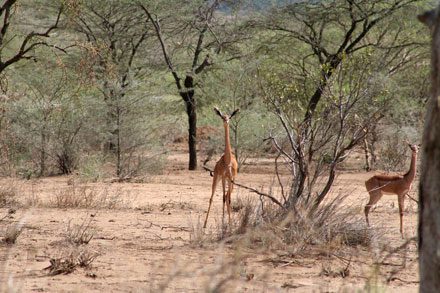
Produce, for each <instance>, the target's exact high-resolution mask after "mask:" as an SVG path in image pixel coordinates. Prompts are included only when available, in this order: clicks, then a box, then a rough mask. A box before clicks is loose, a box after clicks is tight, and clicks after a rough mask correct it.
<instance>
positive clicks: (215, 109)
mask: <svg viewBox="0 0 440 293" xmlns="http://www.w3.org/2000/svg"><path fill="white" fill-rule="evenodd" d="M214 111H215V112H216V113H217V115H218V116H220V117H222V118H223V114H222V112H220V110H219V109H218V108H217V107H214Z"/></svg>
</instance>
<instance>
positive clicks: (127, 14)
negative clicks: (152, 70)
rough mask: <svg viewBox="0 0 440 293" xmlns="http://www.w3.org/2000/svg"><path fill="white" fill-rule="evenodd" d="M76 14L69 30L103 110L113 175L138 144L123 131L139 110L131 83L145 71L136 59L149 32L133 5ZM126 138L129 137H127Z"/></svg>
mask: <svg viewBox="0 0 440 293" xmlns="http://www.w3.org/2000/svg"><path fill="white" fill-rule="evenodd" d="M77 9H78V11H77V12H76V13H75V15H74V17H73V20H74V23H73V28H74V29H75V30H76V31H77V32H79V33H80V34H81V35H83V36H84V37H85V42H83V43H82V44H80V45H81V47H82V48H84V49H85V50H86V56H87V57H86V59H87V60H86V63H90V64H88V65H86V66H89V67H90V70H91V71H92V72H93V76H94V78H95V80H96V81H97V85H98V88H99V91H100V93H101V94H102V96H103V99H104V103H105V105H106V110H105V112H106V113H105V121H106V122H105V124H106V126H105V129H104V133H106V134H107V135H106V137H105V138H104V151H105V152H107V153H112V154H114V155H115V156H116V175H117V176H127V175H128V174H125V173H126V172H124V166H123V165H124V164H123V162H124V160H125V158H124V155H125V152H126V151H129V152H131V151H132V150H133V148H135V146H136V145H138V143H137V142H136V143H134V144H132V143H130V142H129V140H128V136H130V135H131V136H133V135H134V134H133V133H131V132H130V129H134V127H132V128H130V127H127V123H129V122H130V121H129V120H130V119H128V118H127V117H128V116H129V115H130V114H132V113H133V111H134V110H135V109H136V108H137V107H138V106H139V102H140V98H139V97H135V96H133V95H132V94H133V93H132V92H130V90H132V89H133V81H134V80H135V79H138V78H141V77H143V76H144V75H145V74H146V72H147V68H146V66H144V65H145V64H143V63H140V60H139V59H138V55H139V54H140V52H141V51H142V52H145V50H146V47H147V46H146V41H147V39H148V37H149V35H150V27H149V26H145V25H144V24H143V15H142V14H141V13H140V11H139V9H138V7H137V6H136V5H134V4H132V3H128V2H127V3H126V2H120V1H112V2H110V3H105V4H104V3H102V2H101V1H95V2H93V1H87V3H83V4H82V6H80V7H79V8H78V7H77ZM129 133H131V134H129Z"/></svg>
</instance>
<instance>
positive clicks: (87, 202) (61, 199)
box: [50, 184, 122, 209]
mask: <svg viewBox="0 0 440 293" xmlns="http://www.w3.org/2000/svg"><path fill="white" fill-rule="evenodd" d="M121 204H122V200H121V199H120V197H119V195H117V194H113V195H112V194H109V191H108V189H105V188H104V189H102V190H100V191H97V190H96V189H95V188H92V187H89V186H80V187H78V186H76V185H75V184H73V185H70V186H69V187H67V188H66V189H63V190H61V191H59V192H58V193H57V194H56V195H55V198H54V199H52V200H51V202H50V205H51V206H53V207H56V208H102V209H114V208H117V207H118V206H119V205H121Z"/></svg>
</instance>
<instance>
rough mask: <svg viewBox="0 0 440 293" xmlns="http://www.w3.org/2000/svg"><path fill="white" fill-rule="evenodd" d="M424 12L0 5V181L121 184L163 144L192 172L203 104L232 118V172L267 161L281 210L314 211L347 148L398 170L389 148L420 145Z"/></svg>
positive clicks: (160, 153) (207, 117) (368, 7)
mask: <svg viewBox="0 0 440 293" xmlns="http://www.w3.org/2000/svg"><path fill="white" fill-rule="evenodd" d="M428 2H429V1H415V0H406V1H403V0H393V1H379V0H375V1H366V0H359V1H348V0H334V1H318V2H316V1H313V2H312V1H311V2H308V1H302V2H295V3H290V4H289V3H288V4H285V3H284V4H283V3H278V2H276V3H277V4H276V5H275V4H273V5H263V8H262V6H261V5H259V6H254V5H253V4H252V1H251V2H248V1H234V3H233V4H231V2H230V1H220V0H218V1H208V2H207V1H198V0H194V1H191V2H189V3H188V5H180V4H177V3H175V2H174V1H154V3H151V2H149V1H144V2H143V1H138V2H132V1H109V2H105V3H104V2H102V1H98V0H96V1H86V2H82V1H75V0H68V1H67V0H66V1H59V2H58V1H57V2H54V1H39V2H38V3H33V2H32V3H31V1H5V3H4V4H3V10H2V12H1V13H2V14H1V15H0V16H1V18H2V23H3V24H4V25H3V30H4V34H2V42H1V44H0V45H1V50H0V60H2V62H0V65H2V66H0V69H2V70H1V71H0V74H1V96H0V107H1V112H0V171H1V173H2V175H5V176H11V175H12V176H22V177H25V178H30V177H34V176H46V175H50V174H68V173H72V172H76V173H79V174H80V175H82V176H84V177H85V178H87V179H91V180H98V179H100V178H102V177H103V176H118V177H119V178H131V177H135V176H142V175H145V174H146V173H148V172H160V170H161V168H163V159H164V157H165V156H166V153H167V151H169V150H170V149H171V148H172V146H173V144H172V143H173V142H176V141H180V142H184V143H185V144H187V146H188V149H189V154H190V157H189V167H190V168H194V167H195V166H197V162H198V163H199V164H200V163H201V162H202V161H203V160H204V159H206V158H207V157H209V156H211V157H212V159H213V160H214V159H215V152H216V151H221V149H222V140H221V137H222V135H221V132H220V133H215V132H214V134H213V135H212V134H211V135H207V136H203V137H197V134H198V133H197V132H195V131H194V129H193V128H194V127H196V128H207V129H212V128H217V127H218V128H219V123H218V121H217V119H216V117H215V115H214V113H213V111H212V110H211V109H212V106H214V105H216V106H219V107H220V108H222V109H225V110H227V111H228V110H231V109H234V108H240V109H241V112H240V116H238V119H236V120H234V121H233V122H232V125H231V135H232V137H231V139H232V143H233V145H234V150H235V152H236V154H237V157H238V160H239V163H240V167H242V166H245V164H244V163H245V162H246V160H247V159H248V158H249V157H252V156H257V155H258V156H261V155H268V156H271V157H273V158H276V159H277V160H276V161H277V162H278V164H280V166H279V168H286V170H287V171H288V172H289V173H290V175H291V180H290V181H289V182H288V183H285V184H287V186H288V188H285V189H284V190H285V192H286V193H285V194H283V196H284V197H285V198H286V202H287V203H288V204H293V203H294V202H295V201H296V200H297V199H298V198H299V197H302V196H304V197H306V198H312V197H314V198H313V200H316V201H317V202H318V203H319V202H321V201H322V200H323V198H324V197H325V195H326V193H327V191H328V189H329V187H330V186H331V185H332V183H333V180H334V176H335V172H336V169H337V168H339V167H340V166H341V164H342V163H344V161H345V160H346V158H347V157H349V155H350V154H351V153H352V152H353V151H360V152H361V153H362V154H364V156H365V160H363V161H362V163H360V164H359V165H358V167H359V168H368V169H372V168H382V169H391V168H396V167H397V168H400V167H402V166H403V164H405V163H406V161H405V160H404V158H405V156H403V155H401V154H403V153H404V151H405V149H404V148H403V144H402V143H401V142H402V141H404V140H405V139H407V140H410V141H413V142H419V138H420V129H421V125H422V124H423V121H422V120H423V119H422V113H423V108H424V104H425V102H426V98H427V88H428V86H427V81H428V79H427V76H428V71H429V69H428V66H429V60H428V55H429V54H428V46H427V40H426V42H425V40H423V39H421V38H422V36H425V35H426V34H420V33H419V32H420V31H421V30H423V27H422V26H421V25H420V24H418V23H417V22H416V20H415V18H414V15H415V12H414V11H422V10H423V9H424V7H426V5H427V4H428ZM274 3H275V2H274ZM244 11H245V12H246V13H244ZM402 19H405V21H404V22H402V21H401V20H402ZM48 28H50V30H48ZM35 32H38V33H35ZM427 37H428V36H426V38H427ZM23 44H24V45H23ZM23 46H24V47H23ZM26 46H28V47H30V48H29V50H27V48H28V47H26ZM23 50H24V51H23ZM15 56H17V58H15V59H13V58H14V57H15ZM8 60H12V61H11V62H10V63H7V62H6V61H8ZM210 127H211V128H210ZM220 130H221V129H220ZM217 134H219V135H217ZM217 137H219V138H217ZM201 139H203V140H201ZM194 145H195V146H198V152H196V153H194ZM196 149H197V148H196ZM194 160H195V162H194ZM318 178H319V181H320V182H319V183H321V184H317V181H318ZM317 186H319V187H317Z"/></svg>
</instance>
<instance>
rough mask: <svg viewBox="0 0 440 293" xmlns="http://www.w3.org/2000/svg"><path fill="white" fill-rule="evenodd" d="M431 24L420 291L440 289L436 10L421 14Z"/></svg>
mask: <svg viewBox="0 0 440 293" xmlns="http://www.w3.org/2000/svg"><path fill="white" fill-rule="evenodd" d="M419 19H420V20H421V21H423V22H425V23H426V24H428V25H431V30H432V32H433V41H432V56H431V58H432V65H431V66H432V71H431V78H432V80H431V82H432V85H431V95H432V96H431V98H430V101H429V102H428V107H427V114H426V120H425V129H424V134H423V148H422V173H421V177H420V186H419V191H420V208H419V209H420V210H419V227H418V232H419V233H418V234H419V270H420V292H438V290H439V288H440V278H439V273H440V253H439V252H440V241H439V239H440V213H439V211H440V97H439V94H440V46H439V45H438V44H439V42H440V18H439V16H438V14H437V13H436V12H435V11H431V12H429V13H425V14H424V15H422V16H419Z"/></svg>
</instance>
